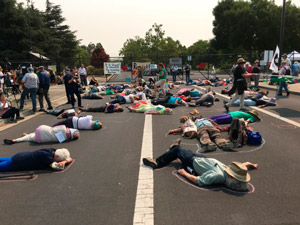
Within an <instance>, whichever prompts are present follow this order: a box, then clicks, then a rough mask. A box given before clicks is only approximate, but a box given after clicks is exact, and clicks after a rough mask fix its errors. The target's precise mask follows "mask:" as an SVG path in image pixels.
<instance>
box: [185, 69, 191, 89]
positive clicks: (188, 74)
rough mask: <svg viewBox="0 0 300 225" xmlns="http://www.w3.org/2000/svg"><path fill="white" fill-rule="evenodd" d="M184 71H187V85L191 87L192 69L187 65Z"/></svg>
mask: <svg viewBox="0 0 300 225" xmlns="http://www.w3.org/2000/svg"><path fill="white" fill-rule="evenodd" d="M184 70H185V80H186V85H189V83H190V80H191V78H190V73H191V67H190V65H189V64H186V66H185V68H184Z"/></svg>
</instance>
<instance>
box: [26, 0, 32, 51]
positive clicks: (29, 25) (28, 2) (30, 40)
mask: <svg viewBox="0 0 300 225" xmlns="http://www.w3.org/2000/svg"><path fill="white" fill-rule="evenodd" d="M30 3H31V0H27V10H28V12H27V13H28V21H29V22H28V30H29V42H30V51H31V50H32V38H31V20H30V11H29V10H30Z"/></svg>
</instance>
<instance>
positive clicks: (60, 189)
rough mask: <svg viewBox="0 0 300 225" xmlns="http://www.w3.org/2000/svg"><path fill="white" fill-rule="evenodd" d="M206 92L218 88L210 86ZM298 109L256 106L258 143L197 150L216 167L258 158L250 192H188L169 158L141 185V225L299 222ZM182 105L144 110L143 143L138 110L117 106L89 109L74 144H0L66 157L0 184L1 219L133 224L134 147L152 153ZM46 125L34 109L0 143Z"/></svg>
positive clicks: (210, 111)
mask: <svg viewBox="0 0 300 225" xmlns="http://www.w3.org/2000/svg"><path fill="white" fill-rule="evenodd" d="M216 90H217V92H220V88H217V89H216ZM270 94H271V95H273V92H271V93H270ZM220 98H221V101H220V102H217V103H216V104H215V106H213V107H211V108H206V107H200V108H198V110H199V111H200V113H201V114H202V115H203V116H204V117H208V116H212V115H216V114H221V113H224V108H223V103H222V100H223V99H225V98H224V97H223V96H220ZM108 101H110V98H109V97H106V98H105V99H103V100H83V104H84V105H85V104H90V105H91V106H97V105H102V104H105V102H108ZM299 105H300V97H299V96H294V95H290V96H289V98H285V97H282V98H281V99H280V100H279V106H278V107H274V108H267V109H265V110H266V111H267V113H268V114H266V113H264V112H260V115H261V117H262V121H261V122H260V123H255V124H253V125H252V127H253V128H254V130H255V131H259V132H261V134H262V136H263V138H264V144H263V146H261V147H259V148H257V147H250V146H247V147H243V148H242V149H240V150H239V151H238V152H235V153H231V152H230V153H229V152H223V151H221V150H220V149H218V150H217V151H216V152H213V153H206V154H205V155H206V156H207V157H213V158H216V159H218V160H220V161H222V162H223V163H225V164H230V163H231V162H232V161H241V162H243V161H250V162H253V163H258V164H259V168H258V170H253V171H251V172H250V174H251V181H250V183H251V184H252V185H253V188H251V191H250V192H249V193H247V194H245V193H235V192H232V191H229V190H227V189H224V188H220V187H216V188H215V189H213V190H210V189H204V188H196V187H195V186H192V185H190V184H187V183H186V182H184V181H182V180H181V179H179V178H180V177H178V176H176V173H174V171H175V170H176V168H178V166H179V165H178V163H175V164H174V165H172V166H170V167H167V168H164V169H161V170H154V171H153V179H149V182H152V183H153V192H151V191H150V195H151V196H152V197H150V199H151V198H153V202H154V208H153V209H154V211H153V214H152V213H150V214H149V215H147V218H145V221H146V222H145V223H144V224H159V225H160V224H166V225H169V224H172V225H173V224H174V225H176V224H207V225H211V224H216V225H219V224H220V225H221V224H222V225H223V224H229V225H232V224H238V225H241V224H242V225H248V224H249V225H252V224H270V225H271V224H272V225H273V224H300V215H299V211H300V197H299V188H298V187H299V185H300V176H298V174H297V172H298V171H299V170H300V163H299V160H300V152H299V144H300V141H299V139H298V138H299V136H300V129H299V127H300V109H299ZM62 107H66V106H62ZM190 111H191V108H188V107H180V108H177V109H175V114H174V115H159V116H157V115H155V116H151V119H152V123H151V125H152V135H153V136H152V137H150V138H149V140H146V141H149V143H148V142H147V144H146V145H143V140H144V141H145V139H143V137H144V135H145V132H144V123H145V115H144V114H138V113H130V112H128V111H127V110H125V111H124V112H123V113H114V114H109V115H108V114H100V113H92V114H91V115H93V116H94V118H95V119H99V120H100V121H102V122H103V125H104V127H103V128H102V129H101V130H99V131H82V132H81V136H80V139H79V140H77V141H72V142H68V143H62V144H42V145H37V144H31V143H20V144H15V145H12V146H6V145H2V146H1V150H2V151H1V157H9V156H11V155H13V154H15V153H17V152H20V151H33V150H36V149H39V148H45V147H54V148H61V147H66V148H68V149H69V150H70V152H71V156H72V157H73V158H74V159H75V162H74V164H72V165H71V167H70V168H69V169H68V170H67V171H65V172H63V173H51V172H47V173H44V174H39V175H38V177H37V179H35V180H32V181H24V180H23V181H16V182H4V181H1V185H0V193H1V194H0V195H1V198H0V204H1V205H2V207H1V211H0V217H1V224H6V225H10V224H32V225H35V224H45V225H47V224H105V225H106V224H125V225H127V224H133V218H134V214H137V212H136V208H135V202H136V195H137V187H138V182H139V181H141V179H143V178H141V176H140V175H139V169H140V158H141V149H142V146H143V148H147V146H148V147H149V146H152V147H151V148H150V147H149V149H150V150H152V151H153V152H152V154H153V156H154V157H157V156H159V155H161V154H162V153H164V152H165V151H166V150H167V149H168V147H169V146H170V144H171V143H172V142H174V140H176V138H178V137H179V136H174V135H169V136H168V135H167V132H168V130H169V129H170V128H176V127H178V126H179V120H178V119H179V117H180V116H181V115H187V114H188V113H189V112H190ZM83 115H86V113H85V114H83ZM278 115H280V116H281V117H280V118H279V119H278V118H277V117H278ZM276 116H277V117H276ZM282 117H284V118H282ZM285 118H286V119H288V120H285ZM56 121H57V119H56V118H55V117H53V116H50V115H46V114H41V115H38V116H36V117H34V118H32V119H30V120H27V121H25V122H23V123H20V124H18V125H17V126H13V127H11V128H8V129H6V130H3V131H1V139H4V138H13V137H18V136H21V135H22V133H23V132H32V131H33V130H34V129H35V128H36V127H37V126H38V125H40V124H47V125H52V124H54V123H55V122H56ZM289 121H293V122H294V124H291V123H290V122H289ZM298 125H299V126H298ZM224 135H226V134H224ZM182 146H183V147H184V148H187V149H191V150H193V151H194V152H199V151H201V149H199V142H198V141H197V140H195V139H194V140H187V139H184V140H182ZM143 169H147V170H150V169H148V168H143ZM147 182H148V181H147ZM152 218H153V219H154V221H152ZM137 224H138V223H137ZM140 224H141V223H140Z"/></svg>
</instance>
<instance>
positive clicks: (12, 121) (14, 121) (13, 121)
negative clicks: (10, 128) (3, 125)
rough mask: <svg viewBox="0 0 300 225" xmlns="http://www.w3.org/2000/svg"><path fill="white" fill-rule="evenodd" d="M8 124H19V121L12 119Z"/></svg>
mask: <svg viewBox="0 0 300 225" xmlns="http://www.w3.org/2000/svg"><path fill="white" fill-rule="evenodd" d="M8 122H9V123H17V121H16V120H14V119H10V120H9V121H8Z"/></svg>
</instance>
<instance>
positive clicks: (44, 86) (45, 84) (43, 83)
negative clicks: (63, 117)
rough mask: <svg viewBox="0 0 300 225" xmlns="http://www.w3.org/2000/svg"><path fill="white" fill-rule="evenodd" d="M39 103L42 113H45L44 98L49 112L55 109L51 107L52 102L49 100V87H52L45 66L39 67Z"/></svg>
mask: <svg viewBox="0 0 300 225" xmlns="http://www.w3.org/2000/svg"><path fill="white" fill-rule="evenodd" d="M39 72H40V76H39V81H40V85H39V102H40V111H44V97H45V99H46V102H47V104H48V108H47V109H48V110H51V109H53V108H52V105H51V101H50V98H49V87H50V76H49V73H48V72H47V71H45V70H44V67H43V66H40V67H39Z"/></svg>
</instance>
